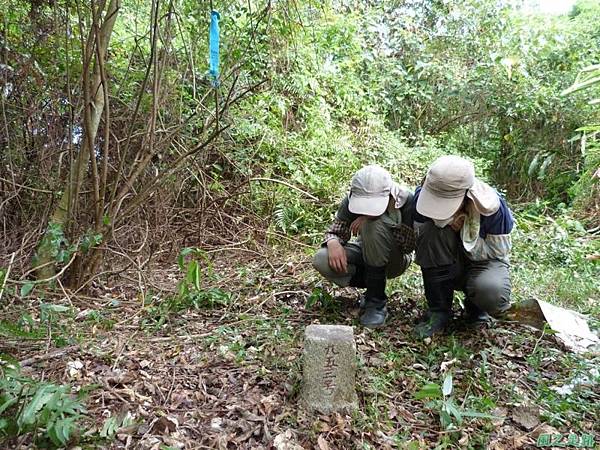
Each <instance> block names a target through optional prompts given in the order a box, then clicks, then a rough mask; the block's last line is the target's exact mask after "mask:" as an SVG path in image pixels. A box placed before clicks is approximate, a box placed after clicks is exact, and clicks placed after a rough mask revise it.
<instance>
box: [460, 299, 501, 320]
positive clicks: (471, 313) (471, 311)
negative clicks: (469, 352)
mask: <svg viewBox="0 0 600 450" xmlns="http://www.w3.org/2000/svg"><path fill="white" fill-rule="evenodd" d="M463 318H464V320H465V322H466V323H467V325H472V326H475V327H479V326H484V327H485V326H487V325H491V324H492V323H493V321H494V319H492V316H490V315H489V314H488V313H486V312H485V311H483V310H482V309H481V308H479V307H478V306H477V305H475V303H473V302H472V301H471V300H469V299H468V298H466V299H465V311H464V315H463Z"/></svg>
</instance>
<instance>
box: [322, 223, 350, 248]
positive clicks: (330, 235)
mask: <svg viewBox="0 0 600 450" xmlns="http://www.w3.org/2000/svg"><path fill="white" fill-rule="evenodd" d="M332 239H337V240H338V241H339V242H340V243H341V244H342V245H343V244H345V243H346V242H348V241H349V240H350V224H349V223H348V222H345V221H343V220H340V219H338V218H337V217H336V218H335V220H334V221H333V223H332V224H331V225H330V226H329V228H328V229H327V231H326V232H325V240H324V241H323V244H326V243H327V242H329V241H330V240H332Z"/></svg>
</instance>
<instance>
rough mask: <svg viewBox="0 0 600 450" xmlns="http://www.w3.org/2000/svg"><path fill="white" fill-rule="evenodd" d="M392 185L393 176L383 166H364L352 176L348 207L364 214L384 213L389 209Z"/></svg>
mask: <svg viewBox="0 0 600 450" xmlns="http://www.w3.org/2000/svg"><path fill="white" fill-rule="evenodd" d="M392 185H393V181H392V177H391V175H390V174H389V172H388V171H387V170H385V169H384V168H383V167H381V166H378V165H371V166H365V167H363V168H362V169H360V170H359V171H358V172H356V173H355V174H354V176H353V177H352V184H351V185H350V195H349V196H348V198H349V203H348V209H349V210H350V212H351V213H353V214H360V215H364V216H380V215H382V214H383V213H384V212H385V210H386V209H387V206H388V203H389V200H390V192H391V189H392Z"/></svg>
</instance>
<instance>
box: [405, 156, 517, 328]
mask: <svg viewBox="0 0 600 450" xmlns="http://www.w3.org/2000/svg"><path fill="white" fill-rule="evenodd" d="M414 204H415V206H416V211H415V212H414V214H413V216H414V227H415V232H416V236H417V238H416V239H417V243H416V258H415V262H416V263H417V264H418V265H419V266H420V267H421V272H422V275H423V285H424V288H425V297H426V299H427V304H428V306H429V310H428V312H427V314H426V315H425V317H424V320H423V321H422V322H421V323H419V324H418V325H417V328H416V332H417V335H418V336H420V337H422V338H423V337H428V336H431V335H433V334H435V333H437V332H440V331H442V330H444V329H445V328H446V326H447V325H448V323H449V321H450V319H451V315H452V301H453V296H454V291H455V290H462V291H464V292H465V317H466V319H467V321H469V322H473V323H477V322H487V321H489V320H490V315H491V316H497V315H500V314H501V313H503V312H504V311H506V310H507V309H509V308H510V295H511V285H510V277H509V260H508V258H509V252H510V249H511V239H510V232H511V231H512V228H513V224H514V221H513V216H512V213H511V211H510V209H509V208H508V206H507V204H506V202H505V200H504V199H503V198H502V197H501V196H500V195H499V194H498V193H497V192H496V190H494V189H493V188H492V187H490V186H489V185H487V184H486V183H484V182H483V181H481V180H479V179H477V178H476V177H475V170H474V167H473V164H472V163H471V162H469V161H467V160H466V159H464V158H461V157H459V156H442V157H441V158H438V159H437V160H436V161H434V163H433V164H432V165H431V167H430V168H429V171H428V172H427V176H426V178H425V181H424V183H423V185H422V187H419V188H417V189H416V191H415V196H414Z"/></svg>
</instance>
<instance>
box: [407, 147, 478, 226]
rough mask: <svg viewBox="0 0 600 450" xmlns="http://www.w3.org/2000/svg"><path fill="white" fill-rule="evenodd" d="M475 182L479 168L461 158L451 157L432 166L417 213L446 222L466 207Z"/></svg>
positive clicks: (439, 160) (426, 178)
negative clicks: (468, 195)
mask: <svg viewBox="0 0 600 450" xmlns="http://www.w3.org/2000/svg"><path fill="white" fill-rule="evenodd" d="M474 183H475V167H474V166H473V163H472V162H471V161H468V160H466V159H464V158H461V157H460V156H455V155H447V156H441V157H440V158H438V159H436V160H435V161H434V162H433V164H431V166H430V167H429V171H428V172H427V176H426V177H425V183H423V188H422V189H421V193H420V194H419V198H418V200H417V212H418V213H419V214H421V215H422V216H425V217H429V218H431V219H436V220H446V219H449V218H450V217H452V216H453V215H454V213H455V212H456V211H458V209H459V208H460V206H461V205H462V203H463V201H464V199H465V195H466V194H467V191H468V190H469V189H471V187H472V186H473V184H474Z"/></svg>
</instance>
